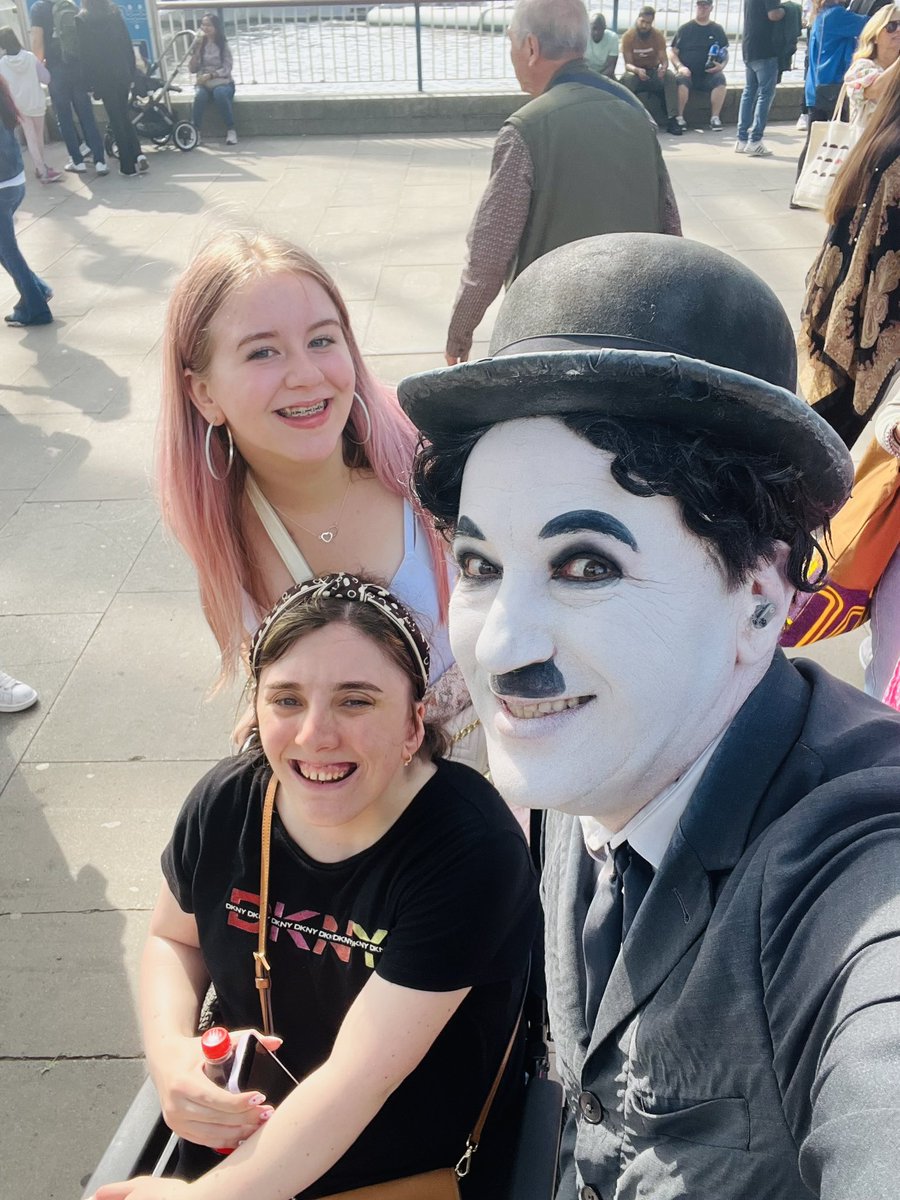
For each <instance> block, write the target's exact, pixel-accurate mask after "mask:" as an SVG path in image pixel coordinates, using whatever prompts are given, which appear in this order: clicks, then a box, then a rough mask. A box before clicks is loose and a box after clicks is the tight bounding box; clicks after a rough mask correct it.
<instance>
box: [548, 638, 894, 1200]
mask: <svg viewBox="0 0 900 1200" xmlns="http://www.w3.org/2000/svg"><path fill="white" fill-rule="evenodd" d="M545 856H546V857H545V867H544V878H543V885H542V886H543V892H544V900H545V909H546V927H547V976H548V990H549V998H550V1018H551V1025H552V1028H553V1033H554V1036H555V1039H556V1046H557V1057H558V1064H559V1069H560V1074H561V1077H562V1079H563V1082H564V1084H565V1086H566V1089H567V1094H568V1098H569V1102H570V1109H571V1112H570V1116H569V1119H568V1121H567V1127H566V1131H565V1135H564V1145H563V1152H562V1157H563V1161H562V1168H563V1179H562V1185H561V1188H560V1192H559V1196H560V1197H561V1198H563V1200H575V1197H576V1196H585V1197H587V1196H590V1197H593V1196H595V1195H596V1196H601V1197H603V1200H613V1197H615V1198H616V1200H626V1198H631V1197H634V1198H637V1197H652V1198H653V1200H674V1198H675V1197H691V1198H692V1200H763V1198H766V1200H770V1198H771V1200H800V1198H801V1197H808V1196H810V1195H812V1196H819V1197H823V1198H825V1197H827V1198H828V1200H876V1198H883V1200H888V1198H891V1200H895V1198H896V1197H897V1196H898V1195H900V718H898V716H897V714H894V713H892V712H891V711H890V710H888V709H887V708H885V707H884V706H882V705H880V704H878V703H877V702H875V701H872V700H870V699H869V698H867V697H865V696H863V695H862V694H861V693H859V692H858V691H856V690H855V689H853V688H851V687H849V686H847V685H845V684H842V683H840V682H838V681H837V680H835V679H833V678H831V677H830V676H829V675H828V674H827V673H826V672H824V671H822V670H821V669H820V668H819V667H817V666H814V665H812V664H809V663H801V664H791V663H789V662H788V661H787V659H786V658H785V657H784V656H783V655H782V654H781V652H779V653H778V654H777V656H776V658H775V660H774V662H773V664H772V666H771V668H770V670H769V672H768V673H767V675H766V676H765V678H764V679H763V681H762V682H761V683H760V684H759V686H758V687H757V688H756V690H755V691H754V692H753V694H752V695H751V696H750V698H749V699H748V700H747V702H746V703H745V705H744V706H743V708H742V709H741V711H740V712H739V713H738V714H737V716H736V718H735V720H734V721H733V723H732V725H731V727H730V729H729V730H728V732H727V733H726V735H725V737H724V738H723V740H722V742H721V743H720V745H719V747H718V749H717V750H716V753H715V754H714V756H713V758H712V760H711V762H710V764H709V766H708V767H707V770H706V772H705V773H704V775H703V777H702V779H701V781H700V783H699V785H698V787H697V789H696V791H695V793H694V795H693V797H692V798H691V800H690V802H689V804H688V807H687V809H686V811H685V813H684V815H683V817H682V819H681V822H680V824H679V826H678V828H677V830H676V832H675V835H674V837H673V840H672V843H671V844H670V846H669V849H668V851H667V853H666V856H665V858H664V859H663V862H662V863H661V865H660V869H659V871H658V872H657V873H656V876H655V878H654V880H653V883H652V885H651V888H650V890H649V892H648V893H647V896H646V899H645V901H644V903H643V904H642V906H641V908H640V910H639V911H638V914H637V917H636V919H635V922H634V924H633V925H632V927H631V930H630V931H629V934H628V937H627V939H626V941H625V945H624V946H623V950H622V953H621V955H620V956H619V960H618V962H617V963H616V966H615V968H614V970H613V974H612V976H611V978H610V982H609V985H608V987H607V989H606V992H605V994H604V997H603V1000H602V1003H601V1005H600V1009H599V1013H598V1016H597V1020H596V1023H595V1025H594V1028H593V1029H587V1028H586V1027H585V1017H584V961H583V955H582V951H581V931H582V926H583V923H584V917H585V914H586V911H587V905H588V904H589V902H590V898H591V894H592V891H593V886H594V872H593V864H592V860H590V859H589V858H588V856H587V854H586V852H585V849H584V843H583V838H582V834H581V829H580V824H579V822H578V821H577V819H574V818H570V817H565V816H562V815H561V814H558V813H552V814H550V816H549V818H548V822H547V828H546V846H545ZM585 1093H590V1096H586V1095H585ZM595 1102H596V1103H595ZM584 1189H593V1191H590V1190H584Z"/></svg>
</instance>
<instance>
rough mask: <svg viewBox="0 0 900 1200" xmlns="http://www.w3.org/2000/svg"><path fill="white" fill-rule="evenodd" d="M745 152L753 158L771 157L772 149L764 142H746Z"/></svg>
mask: <svg viewBox="0 0 900 1200" xmlns="http://www.w3.org/2000/svg"><path fill="white" fill-rule="evenodd" d="M747 153H748V154H749V155H751V156H752V157H753V158H771V157H772V151H771V150H770V149H769V147H768V146H767V145H766V143H765V142H748V143H747Z"/></svg>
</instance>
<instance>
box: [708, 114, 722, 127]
mask: <svg viewBox="0 0 900 1200" xmlns="http://www.w3.org/2000/svg"><path fill="white" fill-rule="evenodd" d="M709 127H710V129H721V128H722V118H721V117H710V118H709Z"/></svg>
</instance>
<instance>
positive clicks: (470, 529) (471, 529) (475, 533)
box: [456, 517, 487, 542]
mask: <svg viewBox="0 0 900 1200" xmlns="http://www.w3.org/2000/svg"><path fill="white" fill-rule="evenodd" d="M456 536H457V537H470V538H474V539H475V540H476V541H477V542H485V541H487V538H486V537H485V536H484V534H483V533H482V532H481V530H480V529H479V528H478V526H477V525H476V524H475V522H474V521H471V520H469V518H468V517H460V518H459V520H458V521H457V522H456Z"/></svg>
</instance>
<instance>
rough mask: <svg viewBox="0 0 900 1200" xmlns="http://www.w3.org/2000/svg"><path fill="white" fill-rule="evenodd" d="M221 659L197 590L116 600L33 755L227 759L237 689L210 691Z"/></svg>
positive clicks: (48, 758)
mask: <svg viewBox="0 0 900 1200" xmlns="http://www.w3.org/2000/svg"><path fill="white" fill-rule="evenodd" d="M217 659H218V656H217V653H216V649H215V644H214V642H213V639H212V635H211V634H210V632H209V630H208V629H207V627H206V624H205V622H204V620H203V616H202V614H201V612H200V605H199V602H198V600H197V596H196V593H194V592H154V593H149V592H141V593H131V594H128V593H122V594H121V595H118V596H116V597H115V599H114V600H113V602H112V604H111V605H110V606H109V611H108V612H106V615H105V619H104V620H103V621H101V622H100V624H99V626H98V628H97V631H96V633H95V635H94V636H93V638H92V639H91V641H90V643H89V645H88V646H87V647H86V648H85V651H84V653H83V654H82V655H81V657H80V659H79V661H78V663H77V664H76V666H75V668H74V669H73V671H72V673H71V675H70V676H69V679H68V681H67V683H66V685H65V687H64V688H63V691H62V694H61V695H60V697H59V698H58V700H57V702H56V704H55V705H54V706H53V710H52V711H51V712H50V713H49V715H48V716H47V717H46V719H45V720H44V722H43V724H42V726H41V728H40V730H39V731H38V733H37V735H36V736H35V738H34V741H33V742H32V743H31V745H30V746H29V749H28V753H27V761H28V762H84V761H93V760H98V761H104V762H127V761H140V760H159V761H165V760H177V759H191V760H196V759H204V758H207V757H208V758H215V759H218V758H223V757H224V756H225V755H227V754H229V753H230V752H231V745H230V740H229V737H230V733H231V730H232V729H233V728H234V724H235V721H236V719H237V716H238V714H239V690H238V689H237V688H226V689H223V690H222V691H221V692H219V693H218V694H216V695H211V689H212V688H213V686H214V685H215V682H216V676H217V671H218V662H217Z"/></svg>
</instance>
